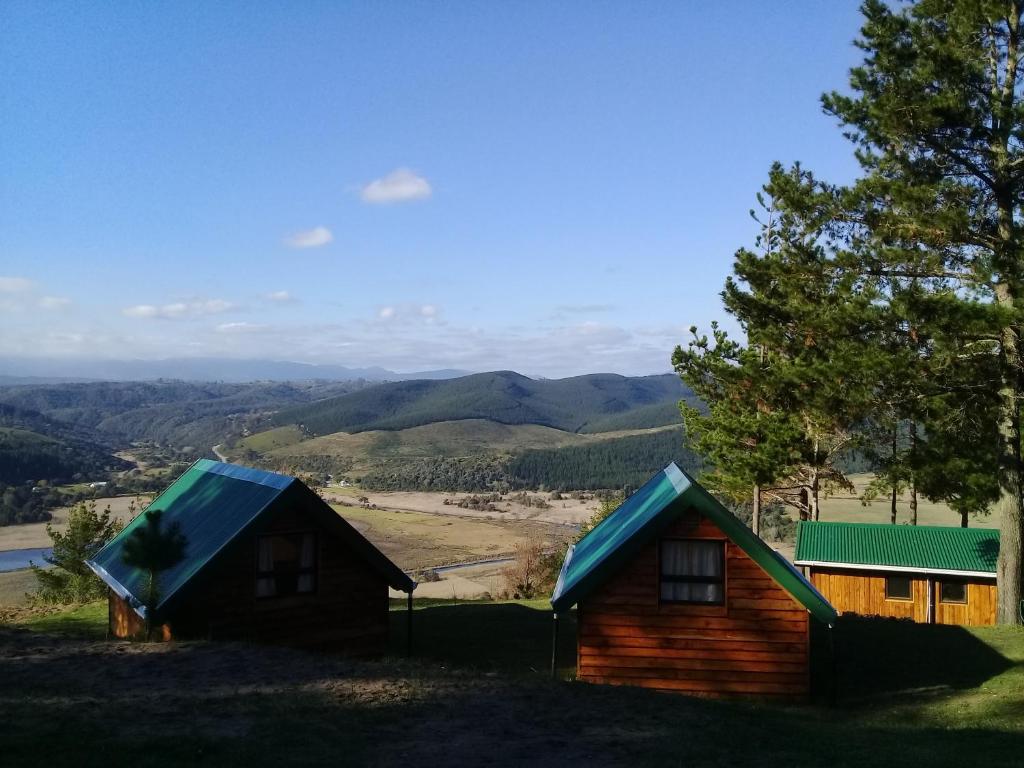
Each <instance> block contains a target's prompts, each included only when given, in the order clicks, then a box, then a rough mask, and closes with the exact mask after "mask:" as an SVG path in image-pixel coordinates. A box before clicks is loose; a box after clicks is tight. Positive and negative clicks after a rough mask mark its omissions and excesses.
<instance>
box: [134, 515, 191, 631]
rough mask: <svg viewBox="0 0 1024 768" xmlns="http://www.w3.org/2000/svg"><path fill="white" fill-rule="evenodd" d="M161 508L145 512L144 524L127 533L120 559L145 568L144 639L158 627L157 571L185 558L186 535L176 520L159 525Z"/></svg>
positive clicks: (163, 569)
mask: <svg viewBox="0 0 1024 768" xmlns="http://www.w3.org/2000/svg"><path fill="white" fill-rule="evenodd" d="M163 514H164V513H163V511H162V510H159V509H150V510H147V511H146V519H145V522H144V524H143V525H140V526H138V527H137V528H136V529H135V530H133V531H132V532H131V534H130V535H129V536H128V540H127V541H126V542H125V544H124V552H123V554H122V559H123V560H124V562H125V564H126V565H130V566H132V567H133V568H138V569H140V570H143V571H146V573H147V576H148V579H147V584H146V602H145V605H146V639H147V640H149V639H150V637H151V635H152V632H153V627H154V626H157V616H156V613H157V605H158V604H159V602H160V583H159V579H160V573H161V572H163V571H166V570H167V569H168V568H173V567H174V566H175V565H177V564H178V563H180V562H181V561H182V560H183V559H184V558H185V545H186V540H185V536H184V535H183V534H182V533H181V526H179V525H178V523H176V522H175V523H171V524H170V525H168V526H167V527H166V529H165V528H163V527H162V519H163Z"/></svg>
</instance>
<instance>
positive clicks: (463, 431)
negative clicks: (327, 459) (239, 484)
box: [239, 419, 664, 459]
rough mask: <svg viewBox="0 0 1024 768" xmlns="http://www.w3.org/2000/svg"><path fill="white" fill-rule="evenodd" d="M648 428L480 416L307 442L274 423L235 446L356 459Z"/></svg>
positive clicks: (547, 445)
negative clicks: (563, 426)
mask: <svg viewBox="0 0 1024 768" xmlns="http://www.w3.org/2000/svg"><path fill="white" fill-rule="evenodd" d="M662 429H664V428H662ZM647 432H648V430H623V431H619V432H606V433H602V434H599V435H581V434H576V433H575V432H565V431H563V430H560V429H554V428H552V427H545V426H542V425H540V424H501V423H499V422H496V421H487V420H485V419H461V420H458V421H439V422H436V423H434V424H424V425H423V426H419V427H410V428H409V429H402V430H396V431H388V430H370V431H367V432H355V433H351V432H336V433H334V434H333V435H324V436H323V437H316V438H313V439H311V440H302V433H301V432H300V430H298V429H297V428H295V427H278V428H276V429H272V430H269V431H267V432H261V433H259V434H257V435H253V436H252V437H248V438H246V439H244V440H242V441H240V442H239V446H240V447H242V448H243V449H244V448H248V449H250V450H254V451H257V452H259V453H266V454H267V455H269V456H272V457H277V458H285V457H300V456H318V455H335V456H350V457H353V458H355V459H376V458H399V457H405V458H413V457H434V456H436V457H442V456H444V457H453V456H473V455H478V454H481V453H517V452H520V451H524V450H531V449H553V448H563V447H566V446H579V445H587V444H591V443H595V442H600V441H602V440H609V439H615V438H618V437H626V436H630V435H638V434H646V433H647Z"/></svg>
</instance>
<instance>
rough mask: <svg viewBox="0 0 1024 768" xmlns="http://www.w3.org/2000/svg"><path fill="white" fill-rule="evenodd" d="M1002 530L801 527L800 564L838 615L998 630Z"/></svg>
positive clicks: (837, 525)
mask: <svg viewBox="0 0 1024 768" xmlns="http://www.w3.org/2000/svg"><path fill="white" fill-rule="evenodd" d="M998 558H999V531H997V530H993V529H990V528H953V527H949V528H947V527H940V526H930V525H882V524H868V523H823V522H806V521H804V522H801V523H799V525H798V526H797V535H796V556H795V558H794V559H795V562H796V565H798V566H800V567H802V568H804V569H805V570H806V571H807V573H808V575H809V578H810V580H811V583H813V584H814V586H815V587H816V588H817V589H818V591H819V592H821V593H822V594H823V595H825V596H826V597H827V598H828V599H829V601H830V602H831V603H832V604H833V605H834V606H835V607H836V609H837V610H839V611H841V612H843V613H856V614H861V615H867V616H890V617H894V618H904V619H912V620H914V621H917V622H921V623H931V624H969V625H983V624H994V623H995V620H996V607H997V600H996V595H997V592H996V561H997V560H998Z"/></svg>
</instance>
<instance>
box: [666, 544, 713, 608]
mask: <svg viewBox="0 0 1024 768" xmlns="http://www.w3.org/2000/svg"><path fill="white" fill-rule="evenodd" d="M722 546H723V545H722V543H721V542H719V541H663V542H662V545H661V575H662V576H682V577H687V578H689V579H692V581H671V580H668V581H666V580H664V579H663V580H662V582H661V599H662V600H671V601H682V602H691V603H721V602H724V601H725V584H724V578H725V574H724V573H723V570H722V566H723V560H724V558H723V557H722V554H723V553H722ZM701 577H707V578H708V581H707V582H704V581H701V580H700V579H701Z"/></svg>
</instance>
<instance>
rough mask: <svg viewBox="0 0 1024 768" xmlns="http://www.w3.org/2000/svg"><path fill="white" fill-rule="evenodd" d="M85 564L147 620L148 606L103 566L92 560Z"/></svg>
mask: <svg viewBox="0 0 1024 768" xmlns="http://www.w3.org/2000/svg"><path fill="white" fill-rule="evenodd" d="M85 564H86V565H87V566H88V567H89V570H90V571H92V572H93V573H95V574H96V575H97V576H99V578H100V581H102V582H103V583H104V584H106V585H107V586H108V587H110V590H111V591H112V592H113V593H114V594H115V595H117V596H118V597H120V598H121V599H122V600H124V601H125V603H126V604H127V605H129V606H131V609H132V610H133V611H135V612H136V613H137V614H139V617H140V618H142V619H145V618H146V606H144V605H143V604H142V603H140V602H139V600H138V599H137V598H136V597H135V595H133V594H132V593H131V592H129V591H128V589H127V588H126V587H125V586H124V585H123V584H122V583H121V582H119V581H118V580H117V579H115V578H114V577H113V576H111V575H110V573H109V572H108V571H107V569H106V568H104V567H103V566H102V565H97V564H96V563H94V562H93V561H92V560H86V561H85Z"/></svg>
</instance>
